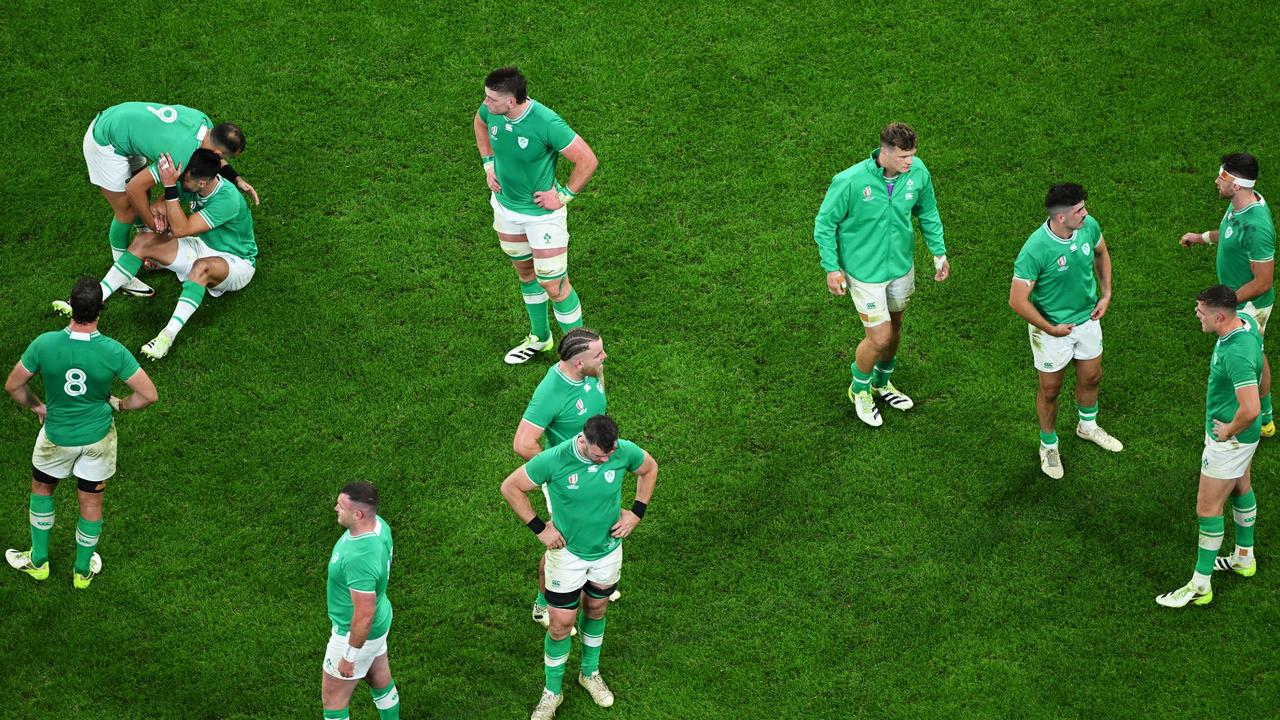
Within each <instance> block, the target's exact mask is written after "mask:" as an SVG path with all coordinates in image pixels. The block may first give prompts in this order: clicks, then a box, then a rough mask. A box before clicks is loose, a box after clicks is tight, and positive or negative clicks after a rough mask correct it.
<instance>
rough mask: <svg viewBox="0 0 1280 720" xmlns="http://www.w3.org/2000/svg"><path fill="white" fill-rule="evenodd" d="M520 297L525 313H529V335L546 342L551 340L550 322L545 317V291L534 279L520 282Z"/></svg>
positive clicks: (546, 301)
mask: <svg viewBox="0 0 1280 720" xmlns="http://www.w3.org/2000/svg"><path fill="white" fill-rule="evenodd" d="M520 295H521V296H522V297H523V298H524V309H525V312H527V313H529V334H530V335H532V336H534V337H536V338H538V339H539V340H541V341H543V342H546V341H547V340H550V339H551V320H550V319H549V318H548V317H547V303H548V302H550V300H549V299H548V298H547V291H546V290H543V289H542V286H541V285H539V284H538V281H537V280H536V279H534V280H530V281H528V282H525V281H523V280H521V281H520Z"/></svg>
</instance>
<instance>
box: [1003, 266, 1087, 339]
mask: <svg viewBox="0 0 1280 720" xmlns="http://www.w3.org/2000/svg"><path fill="white" fill-rule="evenodd" d="M1033 287H1035V283H1034V282H1032V281H1029V280H1022V279H1019V278H1014V279H1013V282H1012V283H1011V284H1010V285H1009V307H1011V308H1013V311H1014V312H1015V313H1017V314H1018V317H1020V318H1022V319H1023V320H1026V321H1027V322H1029V323H1031V324H1032V325H1034V326H1036V327H1037V328H1039V329H1041V330H1043V331H1044V332H1047V333H1049V334H1050V335H1052V336H1054V337H1066V336H1068V335H1070V334H1071V328H1073V327H1075V326H1074V325H1072V324H1070V323H1062V324H1060V325H1053V324H1051V323H1050V322H1049V321H1048V320H1045V319H1044V316H1043V315H1041V314H1040V311H1039V310H1037V309H1036V306H1035V305H1034V304H1033V303H1032V302H1031V288H1033Z"/></svg>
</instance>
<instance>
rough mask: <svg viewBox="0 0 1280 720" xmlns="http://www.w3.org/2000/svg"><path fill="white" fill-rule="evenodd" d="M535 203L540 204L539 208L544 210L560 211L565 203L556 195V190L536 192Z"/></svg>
mask: <svg viewBox="0 0 1280 720" xmlns="http://www.w3.org/2000/svg"><path fill="white" fill-rule="evenodd" d="M533 201H534V202H536V203H538V207H540V208H542V209H543V210H559V209H560V208H562V207H564V203H562V202H560V196H559V195H557V194H556V190H555V188H552V189H550V190H539V191H537V192H535V193H534V194H533Z"/></svg>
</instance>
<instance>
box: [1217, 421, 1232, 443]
mask: <svg viewBox="0 0 1280 720" xmlns="http://www.w3.org/2000/svg"><path fill="white" fill-rule="evenodd" d="M1213 438H1214V439H1215V440H1217V441H1218V442H1226V441H1228V440H1230V439H1231V434H1230V433H1228V432H1227V424H1226V423H1224V422H1222V421H1221V420H1217V419H1215V420H1214V421H1213Z"/></svg>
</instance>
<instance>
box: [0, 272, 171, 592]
mask: <svg viewBox="0 0 1280 720" xmlns="http://www.w3.org/2000/svg"><path fill="white" fill-rule="evenodd" d="M101 311H102V292H101V291H100V290H99V287H98V282H97V281H96V280H94V279H93V278H91V277H85V278H81V279H80V282H78V283H76V286H75V289H74V290H72V291H71V324H70V325H69V326H68V327H66V328H64V329H62V330H57V331H54V332H47V333H45V334H43V335H41V336H40V337H38V338H36V339H35V340H34V341H32V343H31V345H30V346H29V347H28V348H27V351H26V352H24V353H23V354H22V359H21V360H19V361H18V364H17V365H14V366H13V371H12V372H10V373H9V380H8V382H6V383H5V390H7V391H8V392H9V394H10V395H11V396H13V399H14V400H16V401H17V402H18V404H19V405H23V406H25V407H29V408H31V410H32V411H33V412H34V413H35V414H36V416H37V417H39V418H40V421H41V423H42V424H43V425H42V427H41V428H40V434H39V435H37V436H36V446H35V450H34V451H33V452H32V453H31V508H30V509H31V549H30V550H27V551H25V552H24V551H21V550H14V549H10V550H8V551H6V552H5V559H6V560H8V561H9V565H10V566H11V567H13V568H14V569H16V570H21V571H23V572H25V573H26V574H28V575H30V576H31V577H33V578H35V579H36V580H44V579H46V578H48V577H49V535H50V534H51V533H52V532H53V491H54V490H55V489H56V488H57V487H58V481H60V480H64V479H66V478H67V477H69V476H71V475H74V476H75V477H76V487H77V490H78V492H77V493H76V495H77V498H78V499H79V501H80V521H79V523H77V524H76V566H75V574H74V576H73V577H72V584H73V585H74V586H75V587H76V588H78V589H84V588H87V587H89V583H90V582H92V581H93V578H94V576H95V575H97V574H98V573H99V572H101V571H102V558H101V557H99V555H98V553H96V552H94V548H95V547H97V544H98V536H99V535H100V534H101V532H102V491H103V490H104V489H105V488H106V485H107V480H109V479H111V477H112V476H113V475H115V473H116V426H115V422H113V420H112V416H111V411H112V410H116V411H119V412H124V411H128V410H140V409H142V408H144V407H146V406H148V405H150V404H151V403H153V402H155V401H156V397H157V395H156V386H155V385H154V384H152V382H151V378H150V377H148V376H147V373H146V371H145V370H143V369H142V368H140V367H138V361H137V360H135V359H134V357H133V356H132V355H130V354H129V351H128V350H126V349H125V348H124V346H123V345H121V344H120V343H118V342H116V341H115V340H112V339H111V338H109V337H107V336H106V335H103V334H102V333H99V332H98V314H99V313H100V312H101ZM36 373H39V374H40V376H41V379H42V380H43V381H44V388H45V398H46V402H43V403H42V402H40V398H38V397H36V395H35V393H33V392H31V388H29V387H27V382H28V381H30V380H31V378H32V377H33V376H34V375H35V374H36ZM116 378H119V379H121V380H124V381H125V383H127V384H128V385H129V387H130V388H131V389H132V390H133V394H132V395H130V396H129V397H127V398H124V399H123V400H121V399H119V398H115V397H112V396H111V383H112V382H114V381H115V379H116Z"/></svg>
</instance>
